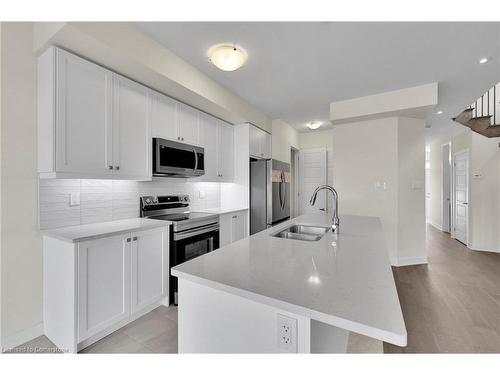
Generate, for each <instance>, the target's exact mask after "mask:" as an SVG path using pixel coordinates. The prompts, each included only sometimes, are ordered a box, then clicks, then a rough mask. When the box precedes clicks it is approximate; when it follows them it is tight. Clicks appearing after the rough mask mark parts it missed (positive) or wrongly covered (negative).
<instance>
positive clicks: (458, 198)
mask: <svg viewBox="0 0 500 375" xmlns="http://www.w3.org/2000/svg"><path fill="white" fill-rule="evenodd" d="M468 225H469V150H464V151H460V152H457V153H455V154H454V155H453V232H452V234H453V237H454V238H456V239H457V240H459V241H460V242H462V243H463V244H465V245H467V242H468Z"/></svg>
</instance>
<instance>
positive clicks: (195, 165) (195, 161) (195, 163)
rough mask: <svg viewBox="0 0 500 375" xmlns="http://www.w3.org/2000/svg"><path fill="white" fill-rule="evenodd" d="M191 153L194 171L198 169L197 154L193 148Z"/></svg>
mask: <svg viewBox="0 0 500 375" xmlns="http://www.w3.org/2000/svg"><path fill="white" fill-rule="evenodd" d="M193 154H194V171H195V172H196V170H197V169H198V155H197V154H196V150H195V149H193Z"/></svg>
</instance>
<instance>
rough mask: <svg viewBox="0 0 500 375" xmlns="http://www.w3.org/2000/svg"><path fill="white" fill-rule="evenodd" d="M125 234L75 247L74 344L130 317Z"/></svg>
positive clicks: (128, 267) (127, 243)
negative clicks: (75, 314) (76, 268)
mask: <svg viewBox="0 0 500 375" xmlns="http://www.w3.org/2000/svg"><path fill="white" fill-rule="evenodd" d="M127 238H129V237H128V235H121V236H113V237H108V238H102V239H98V240H92V241H86V242H81V243H80V244H79V245H78V341H79V342H80V341H82V340H85V339H86V338H89V337H90V336H92V335H94V334H96V333H98V332H100V331H102V330H103V329H105V328H108V327H110V326H111V325H113V324H114V323H117V322H119V321H121V320H123V319H126V318H127V317H128V316H129V315H130V242H127Z"/></svg>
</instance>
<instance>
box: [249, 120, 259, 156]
mask: <svg viewBox="0 0 500 375" xmlns="http://www.w3.org/2000/svg"><path fill="white" fill-rule="evenodd" d="M261 134H262V132H261V130H260V129H257V128H256V127H255V126H253V125H250V155H252V156H257V157H261V155H260V154H261V151H260V144H261V138H262V137H261Z"/></svg>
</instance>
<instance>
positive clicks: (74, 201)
mask: <svg viewBox="0 0 500 375" xmlns="http://www.w3.org/2000/svg"><path fill="white" fill-rule="evenodd" d="M69 205H70V206H79V205H80V192H73V193H69Z"/></svg>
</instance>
